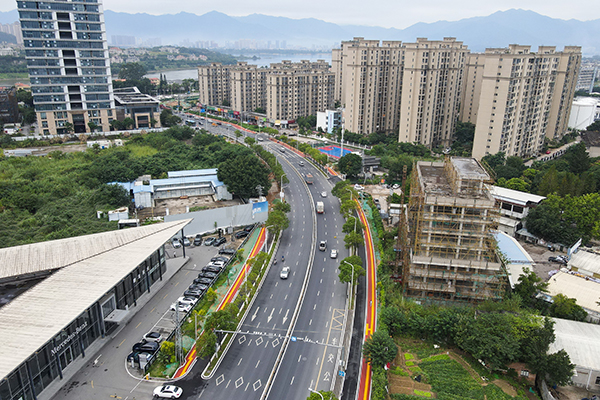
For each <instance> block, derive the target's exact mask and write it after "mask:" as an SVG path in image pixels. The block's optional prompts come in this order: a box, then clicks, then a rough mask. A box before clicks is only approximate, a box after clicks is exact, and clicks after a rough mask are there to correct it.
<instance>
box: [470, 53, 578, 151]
mask: <svg viewBox="0 0 600 400" xmlns="http://www.w3.org/2000/svg"><path fill="white" fill-rule="evenodd" d="M580 65H581V48H580V47H578V46H567V47H565V48H564V50H563V51H562V52H557V51H556V48H555V47H554V46H540V47H539V48H538V51H537V52H535V53H534V52H531V50H530V46H522V45H516V44H515V45H510V46H509V47H508V48H501V49H487V50H486V51H485V53H473V54H470V55H469V56H468V59H467V65H466V73H465V84H464V90H463V95H462V111H461V120H462V121H464V122H471V123H474V124H475V126H476V128H475V139H474V142H473V157H475V158H478V159H480V158H481V157H483V156H486V155H488V154H496V153H498V152H500V151H502V152H504V153H505V154H506V155H507V156H519V157H524V158H525V157H531V156H535V155H537V154H539V153H540V151H541V148H542V146H543V145H544V139H545V138H548V139H560V138H562V136H563V135H564V134H565V133H566V132H567V123H568V120H569V114H570V108H571V103H572V101H573V96H574V93H575V87H576V83H577V74H578V71H579V67H580Z"/></svg>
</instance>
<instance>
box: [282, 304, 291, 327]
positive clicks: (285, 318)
mask: <svg viewBox="0 0 600 400" xmlns="http://www.w3.org/2000/svg"><path fill="white" fill-rule="evenodd" d="M289 313H290V309H289V308H288V309H287V311H286V312H285V317H283V323H284V324H285V321H287V319H288V314H289Z"/></svg>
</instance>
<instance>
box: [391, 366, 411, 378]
mask: <svg viewBox="0 0 600 400" xmlns="http://www.w3.org/2000/svg"><path fill="white" fill-rule="evenodd" d="M390 373H391V374H394V375H398V376H409V375H410V374H409V373H408V372H406V371H405V370H403V369H402V368H400V367H396V368H394V369H390Z"/></svg>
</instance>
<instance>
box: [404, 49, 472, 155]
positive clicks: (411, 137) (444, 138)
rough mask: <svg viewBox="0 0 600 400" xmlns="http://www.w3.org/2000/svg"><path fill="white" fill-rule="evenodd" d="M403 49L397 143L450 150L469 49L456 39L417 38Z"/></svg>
mask: <svg viewBox="0 0 600 400" xmlns="http://www.w3.org/2000/svg"><path fill="white" fill-rule="evenodd" d="M404 48H405V51H404V71H403V76H402V98H401V100H400V123H399V131H398V141H400V142H408V143H420V144H423V145H425V146H427V147H429V148H433V147H438V146H444V147H448V146H450V144H452V136H453V135H454V128H455V125H456V120H457V119H458V115H459V107H460V95H461V90H462V84H463V73H464V66H465V61H466V57H467V55H468V54H469V50H468V49H467V46H465V45H463V43H462V42H458V41H456V39H455V38H444V40H427V39H417V42H416V43H405V44H404Z"/></svg>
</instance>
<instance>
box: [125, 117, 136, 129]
mask: <svg viewBox="0 0 600 400" xmlns="http://www.w3.org/2000/svg"><path fill="white" fill-rule="evenodd" d="M134 125H135V121H134V120H133V119H132V118H129V117H127V118H125V119H124V120H123V126H124V127H125V129H131V128H132V127H133V126H134Z"/></svg>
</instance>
